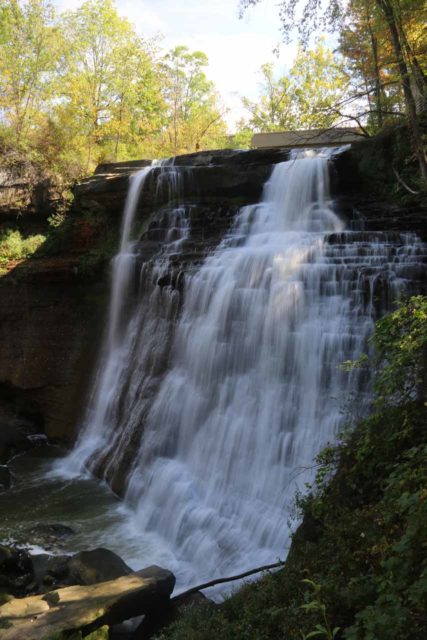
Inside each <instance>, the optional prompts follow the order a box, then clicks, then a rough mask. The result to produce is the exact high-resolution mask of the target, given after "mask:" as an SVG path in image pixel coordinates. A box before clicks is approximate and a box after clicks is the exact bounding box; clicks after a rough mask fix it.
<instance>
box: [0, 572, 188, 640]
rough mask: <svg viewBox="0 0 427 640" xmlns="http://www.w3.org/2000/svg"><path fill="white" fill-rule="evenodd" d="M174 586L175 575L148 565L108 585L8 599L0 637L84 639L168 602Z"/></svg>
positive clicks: (11, 639)
mask: <svg viewBox="0 0 427 640" xmlns="http://www.w3.org/2000/svg"><path fill="white" fill-rule="evenodd" d="M174 586H175V576H174V575H173V573H171V572H170V571H167V570H165V569H161V568H160V567H156V566H152V567H148V568H147V569H143V570H142V571H137V572H135V573H132V574H130V575H127V576H123V577H121V578H117V579H116V580H110V581H109V582H100V583H98V584H94V585H90V586H73V587H65V588H64V589H58V590H56V591H51V592H49V593H47V594H45V595H43V596H29V597H28V598H21V599H18V598H16V599H12V600H10V601H9V602H7V603H6V604H4V605H3V606H1V607H0V637H1V638H2V640H41V638H50V637H52V636H53V637H54V636H55V635H56V634H60V633H62V632H69V631H75V630H82V631H83V635H86V634H87V633H90V632H91V631H93V630H95V629H97V628H99V627H102V626H104V625H111V624H118V623H120V622H123V621H124V620H127V619H129V618H134V617H136V616H140V615H143V614H146V613H149V611H150V609H152V608H153V607H155V608H158V607H159V606H160V605H161V604H162V602H164V603H165V604H166V603H167V602H168V600H169V597H170V595H171V593H172V591H173V588H174Z"/></svg>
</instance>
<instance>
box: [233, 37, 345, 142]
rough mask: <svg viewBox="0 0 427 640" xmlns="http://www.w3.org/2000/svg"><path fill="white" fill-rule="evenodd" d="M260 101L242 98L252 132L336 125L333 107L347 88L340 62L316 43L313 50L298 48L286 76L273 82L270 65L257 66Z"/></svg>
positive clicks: (323, 46)
mask: <svg viewBox="0 0 427 640" xmlns="http://www.w3.org/2000/svg"><path fill="white" fill-rule="evenodd" d="M261 75H262V82H261V87H260V88H261V91H260V98H259V100H258V101H256V102H252V101H250V100H249V99H247V98H243V104H244V106H245V107H246V109H247V110H248V111H249V112H250V114H251V118H250V121H249V125H250V127H251V128H252V130H254V131H283V130H287V129H312V128H318V127H322V128H323V127H330V126H332V125H333V124H335V123H336V122H337V118H339V115H337V113H336V110H335V108H334V107H335V105H336V104H337V103H339V102H340V100H342V98H343V95H344V93H345V90H346V87H347V85H348V77H347V75H346V73H345V70H344V66H343V63H342V60H340V58H338V57H337V56H334V55H333V53H332V52H331V51H330V49H328V48H327V47H326V46H325V44H324V41H323V40H320V41H319V42H318V44H317V46H316V47H315V48H314V49H311V50H308V51H304V50H303V48H302V47H300V48H299V50H298V54H297V57H296V59H295V62H294V64H293V66H292V68H291V69H290V71H289V73H287V74H286V75H284V76H281V77H280V78H278V79H277V80H276V79H275V78H274V73H273V65H271V64H264V65H263V66H262V67H261Z"/></svg>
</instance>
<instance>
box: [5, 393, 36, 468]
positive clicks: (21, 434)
mask: <svg viewBox="0 0 427 640" xmlns="http://www.w3.org/2000/svg"><path fill="white" fill-rule="evenodd" d="M36 433H37V426H36V425H35V424H34V423H33V422H31V420H27V419H26V418H23V417H21V416H18V415H16V414H15V413H14V412H13V410H12V409H11V408H9V407H7V406H1V405H0V464H5V463H6V462H8V461H9V460H10V459H11V458H12V457H13V456H14V455H16V454H18V453H22V452H24V451H27V450H28V449H31V447H33V446H35V445H36V444H37V443H36V442H35V441H34V439H33V438H34V436H35V434H36Z"/></svg>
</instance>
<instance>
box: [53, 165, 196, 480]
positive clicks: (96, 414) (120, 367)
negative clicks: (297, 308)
mask: <svg viewBox="0 0 427 640" xmlns="http://www.w3.org/2000/svg"><path fill="white" fill-rule="evenodd" d="M153 167H156V168H157V169H158V176H157V181H156V196H160V195H163V196H166V198H165V199H166V201H170V200H173V199H174V198H176V197H178V196H179V194H180V193H182V187H183V184H182V177H183V176H182V172H180V171H179V170H176V169H175V168H174V167H173V165H171V163H170V161H163V162H157V161H155V162H153V164H152V166H151V167H145V168H144V169H142V170H141V171H138V172H137V173H136V174H135V175H134V176H132V177H131V178H130V185H129V191H128V195H127V199H126V203H125V208H124V212H123V223H122V233H121V241H120V248H119V252H118V254H117V255H116V257H115V258H114V260H113V272H112V293H111V302H110V308H109V317H108V323H107V333H106V337H105V339H104V345H103V349H102V354H101V358H100V366H99V371H98V376H97V379H96V381H95V385H94V389H93V393H92V398H91V400H90V402H89V407H88V410H87V414H86V418H85V423H84V425H83V427H82V429H81V432H80V436H79V438H78V441H77V443H76V445H75V447H74V449H73V451H72V452H71V454H70V455H69V456H68V457H67V458H66V460H65V462H64V463H61V465H60V468H58V469H57V470H60V472H61V474H62V475H70V476H74V475H75V474H76V472H77V473H78V472H81V471H83V470H84V469H87V468H88V469H90V470H92V471H95V470H98V469H100V467H101V466H102V475H103V476H104V477H105V478H106V479H108V480H111V478H112V477H113V476H114V473H115V472H116V470H117V468H118V467H119V466H120V464H122V465H126V464H127V461H126V460H124V458H125V456H126V449H127V447H130V446H132V440H133V439H135V437H137V434H136V431H137V428H138V426H139V424H140V423H141V421H142V420H143V413H144V403H143V400H144V399H145V400H147V398H150V397H151V395H152V392H153V389H154V388H155V378H156V373H157V370H159V373H160V370H161V368H162V366H161V362H162V361H163V360H164V359H165V357H166V355H165V352H166V351H167V349H168V346H169V341H170V338H169V336H168V334H169V333H170V331H169V327H168V325H169V323H170V322H172V321H173V320H174V317H175V314H176V307H177V297H178V296H177V294H176V293H174V292H170V291H163V290H161V289H160V288H159V287H157V286H156V282H157V281H158V279H159V278H160V277H161V276H162V274H163V273H164V271H165V270H167V258H168V255H169V254H170V253H172V252H173V251H177V250H178V249H179V246H180V243H181V242H182V240H183V239H185V237H186V235H187V233H188V222H187V217H186V211H185V210H184V209H183V207H180V206H174V207H172V208H171V210H165V211H164V212H163V220H162V223H163V227H164V235H163V237H162V241H163V245H164V246H163V250H162V251H161V252H160V255H159V256H158V257H157V260H156V261H155V262H154V264H151V263H147V264H144V265H143V267H142V269H141V270H140V273H139V290H140V291H141V294H140V298H139V299H138V305H137V310H136V313H135V311H134V310H133V309H132V308H130V309H129V306H130V307H132V305H131V304H130V302H131V300H132V298H133V297H134V295H133V292H134V289H135V275H136V271H137V264H138V246H137V243H136V242H135V240H134V233H133V227H134V224H135V215H136V211H137V207H138V202H139V200H140V196H141V192H142V191H143V188H144V184H145V182H146V180H147V177H148V176H149V174H150V172H151V170H152V169H153ZM130 354H132V365H131V366H129V365H130V364H131V363H130ZM123 395H126V407H125V411H123V410H122V407H121V399H122V397H123ZM135 405H138V409H137V410H135V411H132V410H129V408H130V406H133V407H135ZM119 425H120V428H118V427H119ZM111 452H113V454H114V455H112V454H111Z"/></svg>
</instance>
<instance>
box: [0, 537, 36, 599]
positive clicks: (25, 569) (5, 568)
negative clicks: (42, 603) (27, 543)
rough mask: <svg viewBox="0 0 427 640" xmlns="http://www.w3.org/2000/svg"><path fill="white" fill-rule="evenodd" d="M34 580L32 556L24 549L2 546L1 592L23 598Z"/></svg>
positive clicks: (0, 551) (0, 566)
mask: <svg viewBox="0 0 427 640" xmlns="http://www.w3.org/2000/svg"><path fill="white" fill-rule="evenodd" d="M33 579H34V574H33V565H32V562H31V558H30V555H29V554H28V553H27V552H26V551H24V550H22V549H16V548H15V547H8V546H5V545H0V590H1V591H3V592H7V593H11V594H13V595H14V596H21V595H24V594H26V593H27V592H28V589H27V587H28V586H29V585H30V584H31V583H32V582H33Z"/></svg>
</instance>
